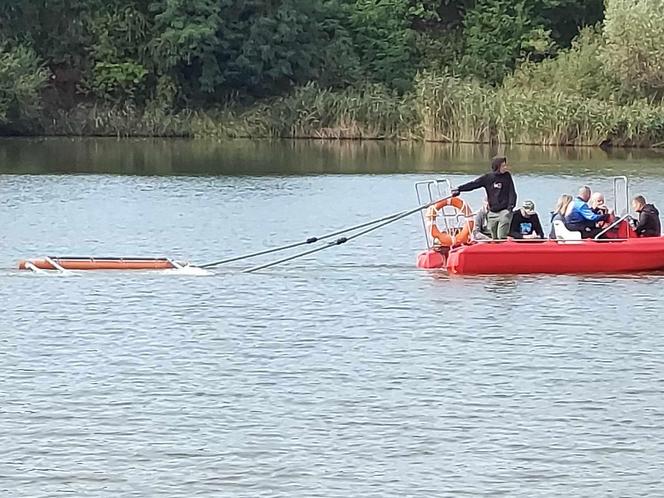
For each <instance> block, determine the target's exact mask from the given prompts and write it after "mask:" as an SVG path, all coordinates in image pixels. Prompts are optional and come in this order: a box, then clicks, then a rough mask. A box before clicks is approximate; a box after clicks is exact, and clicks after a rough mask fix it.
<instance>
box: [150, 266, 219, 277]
mask: <svg viewBox="0 0 664 498" xmlns="http://www.w3.org/2000/svg"><path fill="white" fill-rule="evenodd" d="M161 273H164V274H169V275H192V276H197V277H203V276H208V275H212V274H213V273H212V272H211V271H208V270H204V269H203V268H199V267H198V266H191V265H185V266H182V267H180V268H174V269H172V270H164V271H162V272H161Z"/></svg>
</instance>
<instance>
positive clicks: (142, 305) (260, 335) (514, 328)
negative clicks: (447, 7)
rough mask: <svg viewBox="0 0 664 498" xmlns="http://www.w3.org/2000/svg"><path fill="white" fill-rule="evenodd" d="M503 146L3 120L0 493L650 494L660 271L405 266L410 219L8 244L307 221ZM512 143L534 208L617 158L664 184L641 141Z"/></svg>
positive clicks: (402, 195)
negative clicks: (341, 241) (581, 146)
mask: <svg viewBox="0 0 664 498" xmlns="http://www.w3.org/2000/svg"><path fill="white" fill-rule="evenodd" d="M492 153H493V151H490V150H488V149H484V150H483V149H478V148H449V147H445V146H432V145H431V146H421V145H418V146H395V145H386V144H376V143H369V144H322V143H316V144H311V143H306V142H298V143H295V144H293V143H276V144H275V143H272V144H269V143H238V142H233V143H231V144H218V143H205V142H203V143H199V142H178V141H172V142H159V141H149V142H138V141H137V142H116V141H108V140H106V141H103V140H102V141H90V140H88V141H73V140H48V141H27V140H7V141H4V142H0V159H1V160H0V170H1V171H2V172H3V174H2V175H0V220H1V221H2V226H3V237H2V241H1V242H0V267H1V268H2V269H0V299H1V302H2V311H1V312H0V331H1V335H0V365H1V366H2V376H0V495H2V496H26V497H41V496H109V497H116V496H140V497H143V496H168V497H180V496H181V497H192V496H229V497H239V496H246V497H259V496H265V497H271V496H284V497H293V496H298V497H313V496H324V497H348V496H394V495H402V496H413V497H431V496H467V495H470V496H473V495H476V496H496V495H504V496H524V497H525V496H528V497H531V496H547V497H548V496H602V497H603V496H646V495H650V496H659V495H661V492H662V489H663V487H664V485H663V483H662V462H663V461H664V396H663V395H664V360H663V358H664V328H663V327H662V325H661V324H662V311H663V306H662V299H663V298H664V276H662V275H639V276H631V277H610V276H605V277H598V276H595V277H570V276H564V277H554V276H546V277H542V276H527V277H509V276H507V277H506V276H503V277H482V278H461V277H455V278H449V277H447V276H446V275H445V274H441V273H435V272H433V273H432V272H424V271H418V270H416V269H415V268H414V256H415V254H416V252H417V251H418V250H420V249H421V248H422V246H423V243H424V237H423V234H422V228H421V223H420V220H419V219H417V218H416V217H413V218H412V219H408V220H405V221H403V222H401V223H399V224H397V225H394V226H391V227H387V228H385V229H384V230H382V231H379V232H376V233H374V234H372V235H370V236H367V237H366V238H360V239H358V240H356V241H353V242H352V243H350V244H346V245H344V246H341V247H338V248H334V249H330V250H328V251H325V252H322V253H320V254H319V255H318V257H315V258H309V259H305V260H299V261H296V262H293V263H291V264H287V265H284V266H281V267H276V268H274V269H270V270H266V271H264V272H261V273H258V274H244V273H241V271H240V270H241V269H242V268H245V267H246V266H249V265H250V263H251V262H247V264H246V265H243V264H242V263H235V264H233V265H231V266H229V267H222V268H219V269H218V270H216V271H215V272H214V273H213V274H211V275H209V276H187V275H173V274H164V273H156V274H139V273H132V274H126V273H125V274H119V273H114V274H109V273H94V274H84V275H74V276H64V277H63V276H39V275H32V274H23V273H19V272H17V271H15V270H13V269H12V268H13V266H14V265H15V263H16V261H17V260H18V259H20V258H23V257H38V256H43V255H47V254H56V255H57V254H64V253H67V254H72V253H75V254H79V255H125V256H127V255H129V256H131V255H138V256H162V255H165V256H171V257H177V258H181V259H186V260H190V261H194V262H197V263H205V262H208V261H211V260H215V259H219V258H222V257H225V256H228V255H234V254H238V253H242V252H245V251H250V250H254V249H262V248H266V247H270V246H273V245H279V244H281V243H285V242H290V241H298V240H301V239H304V238H306V237H308V236H311V235H321V234H324V233H326V232H328V231H331V230H334V229H337V228H340V227H344V226H347V225H351V224H355V223H359V222H362V221H364V220H367V219H370V218H377V217H380V216H382V215H384V214H387V213H391V212H395V211H400V210H402V209H406V208H409V207H412V206H414V205H415V197H414V189H413V183H414V182H415V181H418V180H422V179H427V178H430V177H432V176H433V177H441V176H446V177H450V178H451V179H452V180H453V182H454V183H459V182H462V181H465V180H468V179H470V178H472V177H473V176H474V175H475V173H478V172H481V171H483V170H484V165H485V164H486V163H487V161H488V158H489V157H490V156H491V154H492ZM508 153H509V156H510V158H511V159H512V163H513V171H514V174H515V179H516V182H517V188H518V190H519V194H520V198H521V199H525V198H531V199H533V200H534V201H535V202H536V204H537V206H538V208H539V210H540V212H542V213H543V212H546V211H548V209H549V208H550V207H551V205H552V204H553V202H554V201H555V198H556V197H557V195H558V194H559V193H561V192H572V191H573V190H575V189H576V188H577V186H578V185H580V184H583V183H588V184H590V185H592V186H595V187H596V188H597V189H599V190H604V191H605V192H607V193H609V194H610V192H611V181H610V176H611V175H615V174H622V173H626V174H629V175H630V177H631V179H632V193H634V194H636V193H637V192H638V193H644V194H645V195H646V196H647V197H648V198H649V199H652V200H654V201H655V202H656V203H658V204H660V205H662V206H664V167H663V166H664V157H660V156H658V155H657V154H656V153H641V152H639V153H637V152H629V151H627V152H625V151H623V152H618V153H612V154H608V155H607V154H605V153H604V152H602V151H595V150H590V149H585V150H564V151H543V150H541V149H515V150H510V151H508ZM67 172H77V173H89V174H86V175H80V174H79V175H71V174H66V173H67ZM122 172H125V173H128V175H127V176H121V175H118V173H122ZM351 173H352V174H351ZM146 175H154V176H146ZM469 199H470V200H471V202H472V203H473V204H474V205H477V204H478V202H479V200H480V194H477V193H473V194H472V195H470V196H469ZM267 259H268V260H269V259H270V258H269V257H268V258H267ZM256 262H258V261H256Z"/></svg>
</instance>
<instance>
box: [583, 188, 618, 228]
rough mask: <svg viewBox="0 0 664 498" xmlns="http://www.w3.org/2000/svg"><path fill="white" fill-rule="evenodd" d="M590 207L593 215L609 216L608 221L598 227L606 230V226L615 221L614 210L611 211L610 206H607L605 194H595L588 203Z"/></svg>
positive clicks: (599, 223)
mask: <svg viewBox="0 0 664 498" xmlns="http://www.w3.org/2000/svg"><path fill="white" fill-rule="evenodd" d="M588 205H589V206H590V209H592V210H593V213H596V214H606V215H607V219H606V220H604V221H600V222H598V223H597V226H598V227H600V228H604V227H605V226H606V225H608V224H610V223H611V222H612V221H613V218H614V216H613V210H612V209H609V206H607V205H606V201H605V200H604V194H602V193H601V192H593V194H592V195H591V196H590V200H589V201H588Z"/></svg>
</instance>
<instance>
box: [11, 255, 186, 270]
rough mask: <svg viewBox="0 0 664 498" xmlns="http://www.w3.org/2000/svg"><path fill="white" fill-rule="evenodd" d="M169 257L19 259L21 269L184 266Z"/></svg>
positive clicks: (145, 268) (104, 268)
mask: <svg viewBox="0 0 664 498" xmlns="http://www.w3.org/2000/svg"><path fill="white" fill-rule="evenodd" d="M183 266H185V264H184V263H179V262H176V261H173V260H171V259H168V258H114V257H102V258H92V257H74V256H67V257H46V258H41V259H28V260H24V261H19V263H18V268H19V270H35V269H37V270H173V269H176V268H182V267H183Z"/></svg>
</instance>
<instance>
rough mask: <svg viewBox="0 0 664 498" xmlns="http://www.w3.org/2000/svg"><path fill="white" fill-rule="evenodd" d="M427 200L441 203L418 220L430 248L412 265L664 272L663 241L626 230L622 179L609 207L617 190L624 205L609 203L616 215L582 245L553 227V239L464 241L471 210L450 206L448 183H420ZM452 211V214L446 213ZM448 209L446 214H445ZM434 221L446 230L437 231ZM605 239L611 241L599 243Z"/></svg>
mask: <svg viewBox="0 0 664 498" xmlns="http://www.w3.org/2000/svg"><path fill="white" fill-rule="evenodd" d="M422 185H424V186H426V192H427V193H428V194H429V198H431V197H433V196H434V195H435V196H437V197H438V198H439V199H441V201H439V202H437V203H435V205H434V206H433V207H432V209H430V210H429V211H428V212H427V215H426V216H423V222H424V226H425V233H426V236H427V245H428V246H429V249H428V250H427V251H424V252H422V253H420V254H419V255H418V258H417V266H418V267H419V268H427V269H445V270H447V271H448V272H449V273H451V274H458V275H489V274H527V273H548V274H574V273H614V274H615V273H637V272H646V271H657V270H664V237H661V236H660V237H646V238H639V237H637V236H636V234H635V233H634V231H633V230H632V229H631V227H630V225H629V222H628V218H629V214H628V213H627V201H628V199H629V195H628V186H627V178H625V177H618V178H615V179H614V202H615V199H617V198H619V197H620V196H619V194H618V190H620V189H621V188H622V189H624V194H625V198H624V199H625V200H624V206H622V207H621V206H617V205H616V204H617V203H616V204H614V210H615V212H616V213H619V214H620V217H619V218H617V219H616V220H615V221H614V222H613V223H612V224H611V225H610V226H608V227H607V228H606V230H605V231H604V232H603V233H601V234H600V235H598V236H597V237H596V238H595V239H585V240H581V235H580V234H579V233H578V232H569V231H567V230H566V229H565V228H564V226H561V225H562V223H560V225H556V226H555V231H556V234H557V236H558V239H557V240H506V241H477V242H473V241H472V240H469V239H468V238H467V237H466V234H467V233H468V232H469V231H472V219H471V218H470V217H469V216H468V214H467V213H468V212H470V211H471V210H470V209H469V208H468V206H467V204H466V203H464V202H460V201H456V202H455V203H451V202H450V197H449V182H448V181H447V180H440V181H433V182H420V183H419V184H417V185H416V190H417V192H418V199H419V200H420V201H421V200H422V199H421V195H420V190H419V187H420V186H422ZM450 208H454V209H455V211H454V212H450ZM446 210H447V211H446ZM436 218H442V219H443V222H444V223H445V227H444V228H442V229H438V227H437V226H436ZM607 236H610V237H611V238H604V237H607Z"/></svg>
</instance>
